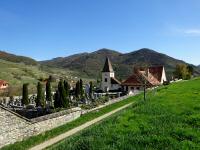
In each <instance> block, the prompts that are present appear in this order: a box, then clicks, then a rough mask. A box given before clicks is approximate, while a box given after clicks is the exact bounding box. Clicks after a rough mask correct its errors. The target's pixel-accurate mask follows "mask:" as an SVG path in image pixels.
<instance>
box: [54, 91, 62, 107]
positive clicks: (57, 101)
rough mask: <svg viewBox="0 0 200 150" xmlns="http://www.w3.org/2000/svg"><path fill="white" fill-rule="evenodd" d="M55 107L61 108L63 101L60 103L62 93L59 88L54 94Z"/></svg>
mask: <svg viewBox="0 0 200 150" xmlns="http://www.w3.org/2000/svg"><path fill="white" fill-rule="evenodd" d="M54 107H55V108H59V107H61V103H60V93H59V91H58V90H56V93H55V95H54Z"/></svg>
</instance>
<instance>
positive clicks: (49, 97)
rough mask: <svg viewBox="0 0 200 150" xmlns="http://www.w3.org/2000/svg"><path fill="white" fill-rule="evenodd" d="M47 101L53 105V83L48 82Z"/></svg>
mask: <svg viewBox="0 0 200 150" xmlns="http://www.w3.org/2000/svg"><path fill="white" fill-rule="evenodd" d="M46 101H48V102H49V103H50V104H51V105H52V93H51V81H50V80H48V81H47V83H46Z"/></svg>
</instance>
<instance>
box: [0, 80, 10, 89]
mask: <svg viewBox="0 0 200 150" xmlns="http://www.w3.org/2000/svg"><path fill="white" fill-rule="evenodd" d="M6 88H8V82H7V81H4V80H0V90H4V89H6Z"/></svg>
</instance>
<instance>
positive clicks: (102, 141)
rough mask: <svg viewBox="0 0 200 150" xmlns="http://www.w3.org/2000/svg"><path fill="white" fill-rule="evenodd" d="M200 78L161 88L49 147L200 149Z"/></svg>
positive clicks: (112, 149)
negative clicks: (136, 104) (140, 100)
mask: <svg viewBox="0 0 200 150" xmlns="http://www.w3.org/2000/svg"><path fill="white" fill-rule="evenodd" d="M199 89H200V79H195V80H190V81H183V82H180V83H176V84H172V85H169V86H165V87H163V88H159V89H158V90H157V92H155V91H152V92H150V93H149V94H148V100H147V101H145V102H141V103H140V104H139V105H138V106H137V107H130V108H128V109H126V110H123V111H121V112H119V113H117V114H115V115H114V116H112V117H110V118H108V119H107V120H105V121H104V122H102V123H100V124H98V125H96V126H92V127H91V128H89V129H87V130H84V131H83V132H81V133H80V134H78V135H75V136H73V137H71V138H68V139H66V140H64V141H62V142H60V143H58V144H57V145H53V146H52V147H51V148H49V149H60V150H61V149H68V150H76V149H77V150H83V149H91V150H93V149H111V150H114V149H120V150H132V149H159V150H160V149H200V130H199V129H200V115H199V114H200V99H199V97H200V91H199Z"/></svg>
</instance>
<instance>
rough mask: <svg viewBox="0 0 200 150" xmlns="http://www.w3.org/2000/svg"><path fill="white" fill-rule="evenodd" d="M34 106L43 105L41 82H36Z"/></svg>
mask: <svg viewBox="0 0 200 150" xmlns="http://www.w3.org/2000/svg"><path fill="white" fill-rule="evenodd" d="M36 106H42V107H45V100H44V92H43V90H42V84H41V82H38V85H37V98H36Z"/></svg>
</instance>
